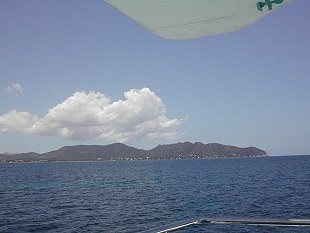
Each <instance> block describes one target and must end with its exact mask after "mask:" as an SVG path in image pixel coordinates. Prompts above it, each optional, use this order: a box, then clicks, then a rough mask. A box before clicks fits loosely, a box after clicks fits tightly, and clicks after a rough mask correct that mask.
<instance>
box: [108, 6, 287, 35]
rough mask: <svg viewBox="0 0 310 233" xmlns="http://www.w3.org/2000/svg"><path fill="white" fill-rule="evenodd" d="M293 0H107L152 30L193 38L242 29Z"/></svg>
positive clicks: (157, 32) (162, 33)
mask: <svg viewBox="0 0 310 233" xmlns="http://www.w3.org/2000/svg"><path fill="white" fill-rule="evenodd" d="M288 1H290V0H274V1H272V0H262V1H258V0H106V2H108V3H109V4H111V5H112V6H114V7H115V8H116V9H118V10H119V11H121V12H123V13H124V14H126V15H127V16H129V17H130V18H132V19H133V20H135V21H136V22H138V23H139V24H141V25H143V26H144V27H146V28H147V29H148V30H150V31H151V32H153V33H155V34H157V35H159V36H161V37H164V38H168V39H179V40H181V39H190V38H196V37H202V36H208V35H214V34H220V33H225V32H230V31H234V30H237V29H241V28H243V27H245V26H247V25H249V24H252V23H254V22H256V21H257V20H259V19H260V18H262V17H264V16H265V15H267V14H268V13H270V12H272V11H274V10H275V9H277V8H279V7H281V6H283V5H285V3H287V2H288Z"/></svg>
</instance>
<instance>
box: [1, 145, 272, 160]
mask: <svg viewBox="0 0 310 233" xmlns="http://www.w3.org/2000/svg"><path fill="white" fill-rule="evenodd" d="M256 156H267V153H266V152H265V151H263V150H261V149H259V148H256V147H246V148H240V147H236V146H229V145H222V144H219V143H208V144H203V143H201V142H195V143H190V142H183V143H181V142H180V143H175V144H167V145H158V146H157V147H155V148H153V149H150V150H143V149H137V148H134V147H130V146H127V145H125V144H122V143H114V144H110V145H77V146H64V147H62V148H60V149H58V150H55V151H50V152H47V153H42V154H39V153H35V152H28V153H19V154H10V155H9V154H0V161H1V162H31V161H98V160H99V161H100V160H144V159H154V160H155V159H199V158H220V157H256Z"/></svg>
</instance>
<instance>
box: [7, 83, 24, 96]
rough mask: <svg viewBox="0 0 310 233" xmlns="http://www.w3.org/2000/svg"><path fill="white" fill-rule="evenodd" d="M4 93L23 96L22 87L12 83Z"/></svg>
mask: <svg viewBox="0 0 310 233" xmlns="http://www.w3.org/2000/svg"><path fill="white" fill-rule="evenodd" d="M6 91H7V93H8V94H9V95H15V96H17V97H18V96H20V95H22V94H23V91H24V90H23V87H22V85H20V84H19V83H12V84H11V85H10V86H8V87H7V88H6Z"/></svg>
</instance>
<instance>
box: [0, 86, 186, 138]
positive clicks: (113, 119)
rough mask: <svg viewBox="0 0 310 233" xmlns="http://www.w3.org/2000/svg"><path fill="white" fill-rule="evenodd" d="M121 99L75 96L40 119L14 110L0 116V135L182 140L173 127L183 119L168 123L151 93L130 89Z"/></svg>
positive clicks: (93, 95) (90, 94) (94, 93)
mask: <svg viewBox="0 0 310 233" xmlns="http://www.w3.org/2000/svg"><path fill="white" fill-rule="evenodd" d="M124 96H125V100H118V101H115V102H112V101H111V100H110V99H109V98H108V97H106V96H105V95H104V94H102V93H100V92H89V93H86V92H84V91H81V92H75V93H74V94H73V95H72V96H70V97H69V98H67V99H66V100H65V101H64V102H62V103H61V104H58V105H57V106H55V107H52V108H51V109H49V111H48V113H47V114H46V115H45V116H44V117H42V118H39V117H37V116H35V115H32V114H30V113H28V112H17V111H15V110H13V111H10V112H9V113H7V114H4V115H2V116H0V132H16V133H26V134H36V135H45V136H59V137H64V138H69V139H73V140H75V139H83V140H87V139H93V138H103V139H108V140H112V141H118V142H127V141H131V140H135V139H139V138H164V139H176V138H178V137H180V136H181V133H179V132H177V130H176V127H177V126H179V125H181V124H182V123H183V122H184V120H185V119H168V118H167V117H166V115H165V114H166V109H165V106H164V104H163V102H162V101H161V99H160V98H159V97H158V96H156V95H155V93H154V92H152V91H150V89H148V88H143V89H131V90H130V91H128V92H125V94H124Z"/></svg>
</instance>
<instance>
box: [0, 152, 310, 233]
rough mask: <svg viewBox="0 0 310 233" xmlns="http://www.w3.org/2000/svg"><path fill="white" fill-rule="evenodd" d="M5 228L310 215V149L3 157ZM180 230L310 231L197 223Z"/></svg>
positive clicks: (1, 218) (127, 226)
mask: <svg viewBox="0 0 310 233" xmlns="http://www.w3.org/2000/svg"><path fill="white" fill-rule="evenodd" d="M0 174H1V175H0V198H1V199H0V232H139V231H143V230H146V229H149V228H153V227H157V226H160V225H165V224H168V223H173V222H176V221H179V220H185V219H189V218H196V217H197V218H200V217H205V216H208V217H227V216H229V217H255V218H261V217H272V218H310V156H291V157H267V158H243V159H206V160H171V161H170V160H161V161H118V162H112V161H111V162H78V163H77V162H75V163H74V162H63V163H28V164H0ZM180 232H310V227H303V228H302V227H301V228H299V227H268V226H260V227H259V226H244V225H213V224H212V225H197V226H194V227H189V228H188V229H186V230H182V231H180Z"/></svg>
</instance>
